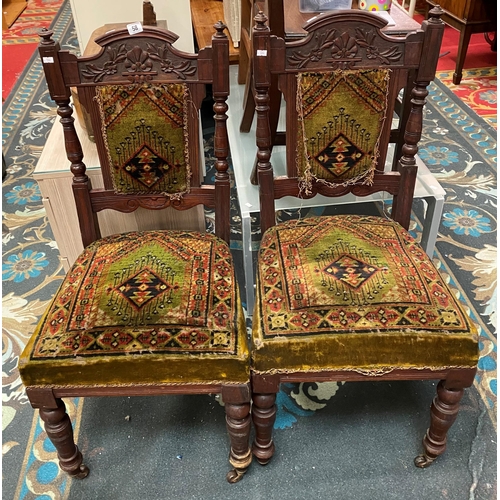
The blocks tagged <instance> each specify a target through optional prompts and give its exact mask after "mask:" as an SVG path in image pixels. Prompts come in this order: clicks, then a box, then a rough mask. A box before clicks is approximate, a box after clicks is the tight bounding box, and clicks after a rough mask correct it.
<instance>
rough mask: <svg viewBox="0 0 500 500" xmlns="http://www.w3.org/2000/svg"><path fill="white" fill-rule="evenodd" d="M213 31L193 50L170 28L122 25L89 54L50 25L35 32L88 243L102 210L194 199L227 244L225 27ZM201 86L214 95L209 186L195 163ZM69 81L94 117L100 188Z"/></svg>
mask: <svg viewBox="0 0 500 500" xmlns="http://www.w3.org/2000/svg"><path fill="white" fill-rule="evenodd" d="M214 28H215V34H214V36H213V39H212V42H213V44H212V47H206V48H203V49H201V50H200V51H199V53H197V54H188V53H184V52H181V51H179V50H177V49H176V48H175V47H174V46H173V43H175V41H176V40H177V38H178V36H177V35H176V34H174V33H172V32H170V31H167V30H164V29H160V28H155V27H150V26H143V31H142V32H140V33H137V34H135V35H130V34H129V32H128V30H127V29H120V30H113V31H111V32H109V33H106V34H105V35H103V36H101V37H99V38H98V39H96V40H95V42H96V43H97V44H98V45H100V46H101V47H102V48H101V50H100V51H99V53H97V54H96V55H93V56H91V57H77V56H76V55H74V54H72V53H70V52H68V51H63V50H60V47H59V44H58V43H56V42H55V41H54V40H52V38H51V36H52V32H50V31H48V30H45V31H42V32H41V33H40V36H41V38H42V41H41V43H40V46H39V52H40V55H41V58H42V61H43V67H44V70H45V74H46V78H47V83H48V87H49V92H50V95H51V97H52V99H53V100H54V101H55V102H56V103H57V106H58V109H57V112H58V114H59V115H60V116H61V123H62V124H63V128H64V139H65V147H66V152H67V156H68V159H69V160H70V162H71V171H72V173H73V174H74V178H73V191H74V196H75V202H76V207H77V212H78V216H79V222H80V229H81V232H82V239H83V244H84V246H87V245H88V244H89V243H91V242H92V241H94V240H96V239H98V238H99V237H100V231H99V227H98V223H97V217H96V213H97V212H99V211H102V210H105V209H113V210H118V211H120V212H132V211H134V210H136V209H137V208H139V207H143V208H146V209H153V210H159V209H163V208H166V207H168V206H172V207H174V208H176V209H179V210H185V209H188V208H192V207H193V206H196V205H200V204H203V205H205V206H208V207H212V208H215V228H216V229H215V231H216V234H217V236H219V237H221V238H222V239H224V240H225V241H227V242H229V206H230V187H229V175H228V173H227V166H228V165H227V155H228V139H227V131H226V120H227V115H226V111H227V104H226V100H227V96H228V94H229V73H228V69H229V42H228V38H227V36H226V35H225V34H224V29H225V26H224V24H222V23H217V24H216V25H215V27H214ZM207 84H212V89H213V98H214V101H215V104H214V114H215V116H214V117H215V135H214V148H215V156H216V158H217V160H216V165H215V166H216V170H217V173H216V176H215V183H214V184H215V185H207V184H204V183H203V173H202V163H201V161H200V160H201V158H202V156H201V155H202V154H203V151H201V150H200V107H201V104H202V101H203V98H204V97H205V94H206V85H207ZM71 88H76V89H77V92H78V97H79V100H80V103H81V104H82V106H83V107H84V108H85V109H86V110H87V111H88V113H89V114H90V117H91V120H92V128H93V130H94V132H95V139H96V145H97V150H98V154H99V161H100V166H101V170H102V175H103V181H104V188H103V189H92V186H91V184H90V180H89V178H88V176H87V175H86V166H85V164H84V162H83V151H82V147H81V143H80V140H79V139H78V136H77V133H76V130H75V127H74V123H73V122H74V118H73V116H72V113H73V110H72V107H71V106H70V95H71V92H70V89H71Z"/></svg>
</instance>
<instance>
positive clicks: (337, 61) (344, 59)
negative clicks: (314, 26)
mask: <svg viewBox="0 0 500 500" xmlns="http://www.w3.org/2000/svg"><path fill="white" fill-rule="evenodd" d="M355 31H356V35H355V36H352V35H351V34H350V33H348V32H347V31H344V32H343V33H342V34H340V33H339V32H338V31H337V30H332V31H324V32H322V33H316V35H315V37H314V38H315V39H316V43H315V46H314V48H313V49H312V50H311V51H310V52H308V53H305V54H303V53H302V52H301V51H300V50H297V51H295V52H293V53H292V55H291V56H290V57H289V58H288V62H289V63H290V64H292V65H294V66H296V67H297V68H304V67H306V66H307V64H308V63H310V62H318V61H320V60H321V59H322V58H323V53H324V52H325V51H328V50H329V51H330V57H329V58H328V59H327V60H326V62H328V63H332V65H333V68H334V69H350V68H353V67H354V66H355V63H356V62H359V61H361V60H362V57H361V52H360V49H364V50H365V51H366V57H367V58H368V59H377V60H379V61H380V62H382V63H383V64H390V63H391V62H396V61H398V60H399V59H400V58H401V56H402V52H401V50H399V49H398V48H397V47H394V46H392V47H389V48H388V49H385V50H381V49H380V48H379V47H377V46H376V45H375V41H376V38H377V35H376V34H375V32H374V31H373V30H370V31H364V30H362V29H360V28H356V30H355Z"/></svg>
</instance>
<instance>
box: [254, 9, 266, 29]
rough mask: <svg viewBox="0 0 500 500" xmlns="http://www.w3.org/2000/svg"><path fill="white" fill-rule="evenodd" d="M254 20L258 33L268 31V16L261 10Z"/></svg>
mask: <svg viewBox="0 0 500 500" xmlns="http://www.w3.org/2000/svg"><path fill="white" fill-rule="evenodd" d="M253 20H254V21H255V24H256V26H255V28H254V29H256V30H257V31H265V30H267V26H266V23H267V20H268V19H267V16H266V15H265V14H264V12H262V11H261V10H259V12H258V13H257V15H256V16H255V17H254V18H253Z"/></svg>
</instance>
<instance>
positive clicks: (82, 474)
mask: <svg viewBox="0 0 500 500" xmlns="http://www.w3.org/2000/svg"><path fill="white" fill-rule="evenodd" d="M89 472H90V469H89V468H88V467H87V466H86V465H84V464H81V465H80V467H78V469H77V470H76V471H75V472H74V473H71V477H74V478H76V479H85V478H86V477H87V476H88V475H89Z"/></svg>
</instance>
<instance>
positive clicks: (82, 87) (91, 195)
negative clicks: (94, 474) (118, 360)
mask: <svg viewBox="0 0 500 500" xmlns="http://www.w3.org/2000/svg"><path fill="white" fill-rule="evenodd" d="M214 28H215V34H214V36H213V39H212V42H213V43H212V47H206V48H203V49H201V50H200V51H199V53H198V54H187V53H184V52H181V51H179V50H177V49H175V48H174V47H173V46H172V44H173V43H174V42H175V41H176V40H177V38H178V36H177V35H175V34H174V33H172V32H170V31H166V30H163V29H160V28H155V27H150V26H143V32H142V33H140V34H138V35H135V36H131V35H129V33H128V31H127V30H126V29H121V30H114V31H112V32H110V33H108V34H105V35H103V36H102V37H100V38H98V39H97V40H96V43H98V44H99V45H101V47H102V50H101V51H100V52H99V53H98V54H97V55H95V56H91V57H87V58H85V57H77V56H76V55H74V54H72V53H70V52H68V51H62V50H60V46H59V44H58V43H56V42H55V41H54V40H53V39H52V35H53V33H52V31H50V30H42V31H41V33H40V36H41V39H42V40H41V43H40V45H39V52H40V56H41V59H42V62H43V67H44V71H45V75H46V79H47V83H48V87H49V92H50V96H51V98H52V99H53V100H54V101H55V102H56V103H57V113H58V115H59V116H60V117H61V120H60V121H61V123H62V126H63V129H64V139H65V146H66V152H67V157H68V159H69V161H70V162H71V166H70V168H71V172H72V173H73V174H74V179H73V185H72V186H73V192H74V198H75V203H76V206H77V211H78V214H79V223H80V229H81V233H82V239H83V244H84V246H85V247H86V246H87V245H89V244H90V243H91V242H93V241H95V240H97V239H98V238H100V231H99V226H98V220H97V217H96V215H97V213H98V212H100V211H102V210H105V209H113V210H118V211H120V212H125V213H127V212H132V211H134V210H136V209H137V208H138V207H144V208H147V209H152V210H160V209H163V208H165V207H168V206H171V207H174V208H175V209H178V210H185V209H188V208H191V207H193V206H195V205H198V204H204V205H206V206H208V207H211V208H214V209H215V219H216V225H215V232H216V235H217V236H219V237H220V238H222V239H223V240H225V241H226V242H227V243H228V244H229V240H230V227H229V211H230V181H229V175H228V172H227V168H228V163H227V156H228V151H229V148H228V139H227V130H226V120H227V115H226V112H227V104H226V100H227V96H228V94H229V44H228V37H227V36H226V35H225V34H224V29H225V28H226V27H225V25H224V24H223V23H221V22H219V23H217V24H216V25H215V26H214ZM148 42H150V43H151V44H154V43H157V44H158V46H161V47H162V48H163V50H164V53H163V57H156V58H155V57H151V54H150V53H149V48H148ZM124 47H125V49H126V50H128V52H127V53H126V54H125V53H124V50H125V49H124ZM134 51H135V52H136V53H137V52H140V53H141V54H142V55H144V56H145V57H147V58H148V60H149V61H150V62H151V64H150V65H149V66H141V65H140V64H136V65H132V66H131V65H130V64H129V65H128V66H125V63H126V62H127V60H129V62H130V60H132V59H133V52H134ZM156 55H157V54H156ZM132 62H134V61H132ZM135 62H137V61H135ZM142 82H161V83H177V82H183V83H186V84H187V85H188V87H189V90H190V94H191V99H192V101H193V103H194V106H195V108H196V110H199V108H200V106H201V102H202V100H203V98H204V96H205V86H206V84H209V83H210V84H212V85H213V98H214V101H215V104H214V113H215V139H214V148H215V156H216V158H217V159H216V162H215V166H216V170H217V172H216V175H215V185H202V179H201V175H200V169H199V168H193V169H192V179H191V187H190V191H189V192H188V193H186V194H184V195H183V196H182V197H180V198H176V197H168V196H162V195H147V194H144V195H142V194H137V195H123V194H116V193H115V192H114V191H113V189H112V186H111V180H110V176H109V172H108V170H109V169H108V167H109V166H108V165H107V162H108V158H107V156H106V154H105V147H104V144H103V138H102V134H99V133H96V141H97V147H98V151H99V155H100V160H101V167H102V170H103V178H104V183H105V187H104V188H103V189H92V186H91V183H90V180H89V178H88V176H87V175H86V166H85V164H84V162H83V151H82V147H81V144H80V141H79V139H78V136H77V133H76V130H75V127H74V118H73V116H72V114H73V108H72V106H71V105H70V95H71V93H70V88H71V87H77V88H78V91H79V98H80V101H81V103H82V104H83V106H84V107H85V108H86V109H87V111H88V112H89V113H90V115H91V118H92V122H93V127H94V130H95V131H99V130H101V123H100V119H99V113H98V112H97V109H96V106H97V105H96V102H95V100H94V95H95V87H96V86H97V85H102V84H108V85H109V84H117V85H127V84H131V83H142ZM188 120H189V122H188V128H189V130H190V131H191V132H190V134H191V135H190V146H189V147H190V151H189V153H190V158H192V159H198V152H199V151H198V144H199V134H198V130H199V118H198V114H197V113H196V114H195V113H190V116H189V119H188ZM194 163H195V164H196V165H197V161H196V160H195V161H194ZM68 383H69V385H67V386H60V387H59V386H46V387H44V386H28V387H27V395H28V398H29V401H30V403H31V405H32V407H33V408H38V409H39V412H40V417H41V418H42V420H43V421H44V422H45V429H46V432H47V435H48V437H49V438H50V439H51V441H52V443H53V444H54V446H55V447H56V449H57V454H58V457H59V465H60V467H61V469H62V470H64V471H66V472H67V473H68V474H69V475H71V476H73V477H76V478H84V477H86V476H87V474H88V473H89V469H88V467H87V466H86V465H84V464H83V462H82V460H83V459H82V455H81V453H80V451H79V450H78V447H77V446H76V445H75V442H74V438H73V430H72V426H71V422H70V420H69V417H68V415H67V413H66V410H65V405H64V402H63V400H62V398H66V397H87V396H139V395H140V396H152V395H163V394H213V393H221V394H222V400H223V401H224V403H225V411H226V422H227V429H228V433H229V437H230V441H231V450H230V456H229V460H230V463H231V465H232V466H233V470H231V471H230V472H229V473H228V475H227V480H228V481H229V482H232V483H234V482H237V481H239V480H240V479H241V478H242V475H243V474H244V473H245V471H246V469H247V468H248V466H249V465H250V462H251V458H252V457H251V452H250V449H249V446H248V441H249V433H250V424H251V422H250V415H249V411H250V383H249V382H248V383H240V382H238V383H232V382H231V381H230V380H229V381H228V383H220V382H217V383H215V382H214V383H204V384H189V383H186V384H175V383H173V384H157V385H135V386H134V385H129V386H127V385H124V386H121V385H118V386H103V387H90V386H78V385H74V386H71V385H70V381H68Z"/></svg>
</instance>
